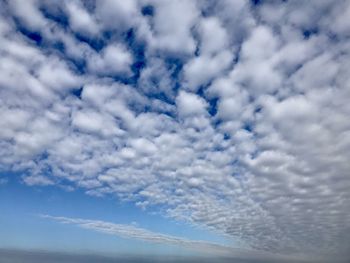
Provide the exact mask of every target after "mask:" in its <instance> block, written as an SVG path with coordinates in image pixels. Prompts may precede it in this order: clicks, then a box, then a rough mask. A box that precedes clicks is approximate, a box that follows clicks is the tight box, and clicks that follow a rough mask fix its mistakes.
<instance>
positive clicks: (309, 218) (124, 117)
mask: <svg viewBox="0 0 350 263" xmlns="http://www.w3.org/2000/svg"><path fill="white" fill-rule="evenodd" d="M253 2H254V3H253ZM255 2H259V3H258V4H256V3H255ZM0 10H1V11H0V14H1V17H0V42H1V46H0V56H1V60H0V127H1V129H0V169H1V170H3V171H19V172H23V174H25V176H23V181H24V182H25V183H26V184H28V185H59V186H67V187H68V186H69V187H76V188H81V189H85V190H86V193H87V194H89V195H96V196H103V195H115V196H117V197H118V198H120V199H121V200H128V201H131V202H134V203H135V204H136V205H138V206H140V207H142V208H144V209H146V210H147V209H148V208H159V207H161V209H160V208H159V209H160V211H159V212H160V213H161V214H163V215H165V216H169V217H172V218H174V219H177V220H185V221H187V222H190V223H192V224H193V225H199V226H202V227H207V228H208V229H211V230H213V231H216V232H218V233H222V234H224V235H228V236H231V237H234V238H236V239H240V240H242V241H244V242H245V243H246V244H248V245H249V246H250V247H251V248H252V249H255V250H261V251H265V252H268V253H278V254H287V255H290V254H304V255H306V256H313V255H323V254H327V255H333V254H334V255H338V256H339V257H345V258H346V257H349V252H348V251H350V235H349V233H350V191H349V189H350V174H349V171H350V163H349V161H348V160H349V156H350V121H349V116H350V104H349V100H350V79H349V78H350V77H349V76H350V56H349V51H350V41H349V37H350V22H349V21H350V20H349V19H348V17H349V13H350V2H349V1H338V2H337V3H336V4H335V3H334V1H326V0H325V1H312V2H304V1H261V2H260V1H252V2H248V1H243V0H234V1H233V0H232V1H225V0H223V1H216V2H214V1H204V0H203V1H183V0H178V1H160V0H159V1H157V0H140V1H107V0H101V1H86V2H85V1H73V2H71V1H63V2H62V3H61V2H60V4H58V3H57V2H54V1H44V0H43V1H36V0H31V1H1V3H0ZM62 220H63V219H62ZM65 220H68V219H64V220H63V221H65ZM84 222H85V221H80V223H79V222H75V223H76V224H80V225H81V224H83V225H84V224H85V223H86V222H85V223H84Z"/></svg>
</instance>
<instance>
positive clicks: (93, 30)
mask: <svg viewBox="0 0 350 263" xmlns="http://www.w3.org/2000/svg"><path fill="white" fill-rule="evenodd" d="M66 8H67V11H68V14H69V22H70V25H71V27H72V29H73V30H74V31H75V32H77V33H83V34H88V35H96V34H97V33H98V32H99V27H98V25H97V22H96V21H94V18H93V17H92V16H91V15H90V14H89V12H88V11H87V10H86V9H85V8H84V6H83V4H82V3H81V2H78V1H75V2H73V1H69V2H66Z"/></svg>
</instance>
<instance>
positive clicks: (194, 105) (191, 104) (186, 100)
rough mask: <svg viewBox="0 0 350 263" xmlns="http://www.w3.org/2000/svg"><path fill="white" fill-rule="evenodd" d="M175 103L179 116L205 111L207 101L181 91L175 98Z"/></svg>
mask: <svg viewBox="0 0 350 263" xmlns="http://www.w3.org/2000/svg"><path fill="white" fill-rule="evenodd" d="M176 105H177V108H178V110H179V114H180V115H181V116H188V115H193V114H203V113H205V110H206V109H205V108H206V107H207V103H206V102H205V100H203V99H202V98H201V97H199V96H197V95H195V94H193V93H188V92H185V91H181V92H180V93H179V95H178V97H177V98H176Z"/></svg>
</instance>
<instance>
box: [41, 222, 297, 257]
mask: <svg viewBox="0 0 350 263" xmlns="http://www.w3.org/2000/svg"><path fill="white" fill-rule="evenodd" d="M40 217H42V218H45V219H50V220H54V221H57V222H59V223H62V224H71V225H76V226H78V227H81V228H85V229H89V230H93V231H97V232H102V233H105V234H109V235H115V236H119V237H123V238H131V239H137V240H142V241H146V242H151V243H159V244H166V245H175V246H180V247H183V248H185V249H190V250H194V251H197V252H201V254H202V255H207V256H221V257H229V258H238V259H260V260H266V259H270V260H288V259H289V260H290V259H291V258H289V257H284V256H281V255H276V254H270V253H265V252H263V251H257V250H251V249H244V248H234V247H230V246H227V245H223V244H218V243H212V242H207V241H203V240H191V239H186V238H181V237H177V236H172V235H166V234H162V233H157V232H153V231H150V230H147V229H144V228H140V227H137V226H134V225H133V224H130V225H128V224H115V223H110V222H105V221H101V220H88V219H81V218H69V217H57V216H51V215H40ZM294 259H296V258H294Z"/></svg>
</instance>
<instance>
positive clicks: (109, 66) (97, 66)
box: [88, 44, 133, 76]
mask: <svg viewBox="0 0 350 263" xmlns="http://www.w3.org/2000/svg"><path fill="white" fill-rule="evenodd" d="M132 61H133V58H132V55H131V54H130V52H129V51H128V50H127V49H126V48H125V47H124V46H123V45H122V44H111V45H109V46H107V47H105V48H104V49H103V50H102V51H101V54H97V53H96V54H93V55H92V56H91V57H89V58H88V67H89V69H90V71H91V72H93V73H97V74H99V75H102V76H104V75H107V76H108V75H112V74H123V73H124V74H125V73H126V74H130V72H131V71H130V66H131V64H132Z"/></svg>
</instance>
